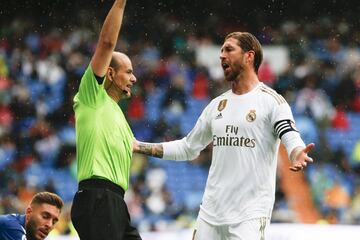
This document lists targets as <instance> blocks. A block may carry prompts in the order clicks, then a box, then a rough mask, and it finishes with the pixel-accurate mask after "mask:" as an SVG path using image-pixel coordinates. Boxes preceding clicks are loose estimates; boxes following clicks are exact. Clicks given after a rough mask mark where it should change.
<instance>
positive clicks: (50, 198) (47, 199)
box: [30, 192, 64, 210]
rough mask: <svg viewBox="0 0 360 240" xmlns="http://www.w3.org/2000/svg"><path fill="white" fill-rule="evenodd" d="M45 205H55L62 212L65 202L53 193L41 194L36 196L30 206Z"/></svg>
mask: <svg viewBox="0 0 360 240" xmlns="http://www.w3.org/2000/svg"><path fill="white" fill-rule="evenodd" d="M43 203H47V204H50V205H53V206H55V207H57V208H58V209H59V210H61V209H62V207H63V206H64V202H63V200H62V199H61V198H60V197H59V196H58V195H56V194H55V193H51V192H39V193H37V194H35V195H34V197H33V198H32V200H31V203H30V204H31V205H34V204H35V205H40V204H43Z"/></svg>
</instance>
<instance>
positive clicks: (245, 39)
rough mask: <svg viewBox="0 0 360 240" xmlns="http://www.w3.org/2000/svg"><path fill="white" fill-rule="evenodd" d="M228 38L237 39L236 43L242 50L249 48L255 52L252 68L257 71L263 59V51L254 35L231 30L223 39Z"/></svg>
mask: <svg viewBox="0 0 360 240" xmlns="http://www.w3.org/2000/svg"><path fill="white" fill-rule="evenodd" d="M229 38H234V39H236V40H238V45H239V46H240V47H241V49H242V50H243V51H244V52H248V51H250V50H252V51H254V52H255V57H254V70H255V72H256V73H258V70H259V67H260V65H261V62H262V60H263V52H262V48H261V44H260V42H259V40H257V38H256V37H255V36H254V35H252V34H251V33H248V32H232V33H229V34H228V35H227V36H226V37H225V40H227V39H229Z"/></svg>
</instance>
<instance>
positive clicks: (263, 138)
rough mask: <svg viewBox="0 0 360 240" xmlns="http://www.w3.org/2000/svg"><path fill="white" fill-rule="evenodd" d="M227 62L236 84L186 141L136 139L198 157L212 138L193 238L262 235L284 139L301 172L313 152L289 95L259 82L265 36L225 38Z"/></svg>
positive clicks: (150, 147)
mask: <svg viewBox="0 0 360 240" xmlns="http://www.w3.org/2000/svg"><path fill="white" fill-rule="evenodd" d="M220 60H221V65H222V68H223V71H224V76H225V79H226V81H228V82H230V83H231V90H229V91H227V92H225V93H223V94H222V95H220V96H218V97H217V98H215V99H213V100H212V101H211V102H210V103H209V105H208V106H207V107H206V108H205V109H204V110H203V112H202V113H201V115H200V117H199V119H198V120H197V123H196V125H195V127H194V128H193V129H192V130H191V132H190V133H189V134H188V135H187V136H186V137H184V138H183V139H181V140H175V141H170V142H163V143H157V144H156V143H144V142H139V141H135V142H134V152H138V153H144V154H147V155H151V156H156V157H160V158H163V159H172V160H188V159H189V160H192V159H195V158H196V157H197V156H198V155H199V154H200V151H201V150H203V149H204V148H205V147H206V146H207V145H208V144H210V143H212V145H213V152H212V163H211V166H210V170H209V176H208V179H207V183H206V188H205V192H204V196H203V199H202V204H201V206H200V212H199V215H198V219H197V223H196V229H195V231H194V237H193V239H195V240H228V239H229V240H230V239H231V240H264V239H266V238H265V236H266V229H267V228H266V226H267V225H268V224H269V223H270V217H271V212H272V209H273V204H274V201H275V182H276V166H277V155H278V149H279V144H280V141H281V142H282V143H283V144H284V145H285V148H286V150H287V152H288V154H289V159H290V160H291V167H290V170H292V171H300V170H302V169H303V168H304V167H306V165H307V163H308V162H312V161H313V160H312V158H310V157H309V156H308V152H309V151H310V150H311V148H313V147H314V144H313V143H311V144H309V145H307V146H305V144H304V142H303V141H302V139H301V137H300V134H299V132H298V131H297V130H296V128H295V124H294V119H293V116H292V112H291V109H290V107H289V105H288V103H287V102H286V100H285V99H284V98H283V97H282V96H281V95H279V94H277V93H276V92H275V91H274V90H273V89H271V88H269V87H267V86H266V85H264V84H263V83H261V82H260V81H259V79H258V76H257V72H258V68H259V66H260V64H261V62H262V49H261V45H260V43H259V41H258V40H257V39H256V38H255V37H254V36H253V35H252V34H250V33H247V32H233V33H230V34H229V35H228V36H226V38H225V42H224V44H223V46H222V48H221V53H220Z"/></svg>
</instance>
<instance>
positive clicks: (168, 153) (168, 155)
mask: <svg viewBox="0 0 360 240" xmlns="http://www.w3.org/2000/svg"><path fill="white" fill-rule="evenodd" d="M161 144H162V146H163V151H164V153H163V157H162V158H163V159H165V160H177V161H185V160H187V158H186V157H187V156H186V153H185V152H184V151H181V149H183V148H182V147H181V146H182V145H183V141H182V140H175V141H171V142H162V143H161Z"/></svg>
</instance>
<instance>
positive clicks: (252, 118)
mask: <svg viewBox="0 0 360 240" xmlns="http://www.w3.org/2000/svg"><path fill="white" fill-rule="evenodd" d="M255 119H256V110H254V109H251V110H250V112H249V113H248V114H247V115H246V120H247V121H248V122H253V121H255Z"/></svg>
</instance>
